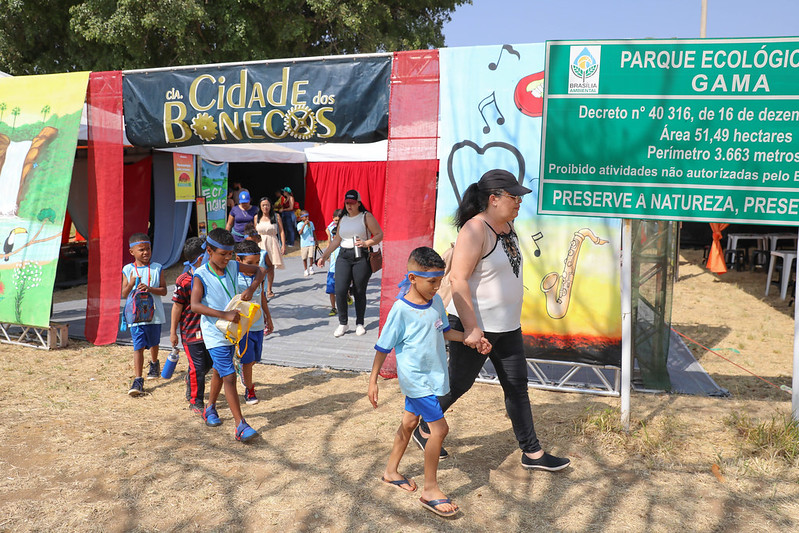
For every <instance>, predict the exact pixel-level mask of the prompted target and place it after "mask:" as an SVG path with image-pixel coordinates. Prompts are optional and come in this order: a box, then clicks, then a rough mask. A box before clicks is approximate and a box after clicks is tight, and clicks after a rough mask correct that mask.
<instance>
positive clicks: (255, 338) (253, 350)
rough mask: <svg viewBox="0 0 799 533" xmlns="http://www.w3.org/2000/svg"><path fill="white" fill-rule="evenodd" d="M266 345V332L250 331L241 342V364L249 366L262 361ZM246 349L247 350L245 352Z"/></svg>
mask: <svg viewBox="0 0 799 533" xmlns="http://www.w3.org/2000/svg"><path fill="white" fill-rule="evenodd" d="M263 345H264V330H259V331H249V332H248V333H247V335H245V336H244V338H243V339H241V340H240V341H239V353H241V364H243V365H247V364H250V363H256V362H260V361H261V348H262V347H263ZM245 347H246V350H245Z"/></svg>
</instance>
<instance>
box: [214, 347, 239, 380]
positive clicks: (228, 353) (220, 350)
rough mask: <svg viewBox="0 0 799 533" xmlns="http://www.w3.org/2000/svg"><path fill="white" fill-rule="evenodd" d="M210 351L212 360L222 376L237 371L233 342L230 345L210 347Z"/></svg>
mask: <svg viewBox="0 0 799 533" xmlns="http://www.w3.org/2000/svg"><path fill="white" fill-rule="evenodd" d="M208 353H209V354H210V355H211V361H213V362H214V369H215V370H216V372H217V373H218V374H219V377H220V378H223V377H225V376H229V375H230V374H235V373H236V367H234V366H233V345H232V344H231V345H230V346H217V347H216V348H208Z"/></svg>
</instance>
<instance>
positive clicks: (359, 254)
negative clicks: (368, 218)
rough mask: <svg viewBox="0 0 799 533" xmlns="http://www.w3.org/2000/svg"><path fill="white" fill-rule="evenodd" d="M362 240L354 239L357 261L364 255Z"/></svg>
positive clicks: (353, 246) (353, 247)
mask: <svg viewBox="0 0 799 533" xmlns="http://www.w3.org/2000/svg"><path fill="white" fill-rule="evenodd" d="M359 244H360V239H358V237H353V238H352V249H353V251H354V252H355V259H360V258H361V255H363V249H362V248H361V247H360V246H359Z"/></svg>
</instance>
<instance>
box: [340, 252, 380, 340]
mask: <svg viewBox="0 0 799 533" xmlns="http://www.w3.org/2000/svg"><path fill="white" fill-rule="evenodd" d="M371 276H372V267H371V265H369V256H368V250H366V249H363V250H362V255H361V257H360V259H355V250H354V249H352V248H341V249H340V251H339V254H338V259H336V308H337V309H338V323H339V324H346V323H347V292H349V288H350V285H353V287H354V289H355V290H354V292H353V295H352V296H353V298H355V324H360V325H363V323H364V315H365V314H366V285H367V284H368V283H369V278H370V277H371Z"/></svg>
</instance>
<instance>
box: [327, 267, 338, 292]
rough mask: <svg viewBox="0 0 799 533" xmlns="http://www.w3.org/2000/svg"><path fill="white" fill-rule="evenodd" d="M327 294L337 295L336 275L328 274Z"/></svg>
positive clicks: (333, 273)
mask: <svg viewBox="0 0 799 533" xmlns="http://www.w3.org/2000/svg"><path fill="white" fill-rule="evenodd" d="M325 294H336V273H335V272H330V271H328V272H327V285H325Z"/></svg>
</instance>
